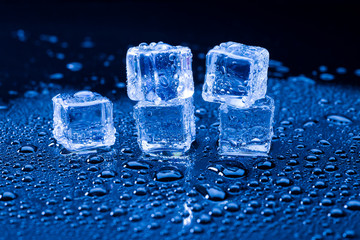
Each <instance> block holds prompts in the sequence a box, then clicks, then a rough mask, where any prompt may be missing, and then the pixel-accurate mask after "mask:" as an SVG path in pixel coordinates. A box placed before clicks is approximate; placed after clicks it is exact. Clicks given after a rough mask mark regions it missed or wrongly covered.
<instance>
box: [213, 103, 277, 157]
mask: <svg viewBox="0 0 360 240" xmlns="http://www.w3.org/2000/svg"><path fill="white" fill-rule="evenodd" d="M274 109H275V107H274V100H273V99H272V98H270V97H268V96H266V97H265V98H263V99H259V100H257V101H255V103H254V104H253V105H252V106H250V107H248V108H240V107H234V106H231V105H227V104H222V105H221V106H220V139H219V147H220V154H223V155H253V156H256V155H266V154H267V153H268V152H269V150H270V144H271V138H272V136H273V127H272V125H273V118H274Z"/></svg>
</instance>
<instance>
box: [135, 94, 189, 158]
mask: <svg viewBox="0 0 360 240" xmlns="http://www.w3.org/2000/svg"><path fill="white" fill-rule="evenodd" d="M134 118H135V120H136V126H137V132H138V143H139V146H140V148H141V149H142V151H144V152H148V153H151V152H180V153H184V152H186V151H187V150H188V149H189V148H190V146H191V143H192V142H193V141H194V140H195V117H194V105H193V99H192V98H187V99H178V100H176V101H173V102H172V103H171V104H169V103H164V104H161V105H158V104H155V103H152V102H146V101H141V102H139V103H137V104H136V105H135V107H134Z"/></svg>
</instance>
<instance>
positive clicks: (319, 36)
mask: <svg viewBox="0 0 360 240" xmlns="http://www.w3.org/2000/svg"><path fill="white" fill-rule="evenodd" d="M358 11H359V4H358V3H356V2H355V1H354V2H351V1H322V0H321V1H309V0H305V1H217V2H210V1H200V2H193V1H100V0H98V1H79V0H74V1H5V2H2V3H1V4H0V77H1V80H2V82H3V88H2V95H3V96H4V94H5V95H6V92H3V91H4V89H6V90H9V89H17V91H20V92H21V91H23V90H26V88H27V87H28V85H29V84H30V85H32V86H33V88H34V87H35V86H36V83H37V82H39V81H44V82H46V81H48V78H49V75H50V74H52V73H54V72H62V73H64V74H65V77H64V79H62V80H61V83H67V84H70V85H74V86H76V85H77V86H78V87H80V88H81V87H83V86H82V84H83V83H84V82H86V79H87V78H90V77H91V76H90V75H93V74H97V75H99V76H103V77H105V78H108V79H113V76H117V77H118V78H119V79H120V81H123V82H124V81H125V79H126V75H125V63H124V58H125V54H126V50H127V48H128V47H129V46H131V45H138V44H139V43H141V42H151V41H164V42H166V43H170V44H174V45H175V44H184V45H189V46H190V47H191V48H192V51H193V53H194V55H196V54H198V53H206V51H207V50H208V49H210V48H211V47H213V46H214V45H216V44H219V43H221V42H224V41H229V40H232V41H236V42H241V43H245V44H249V45H259V46H262V47H265V48H267V49H268V50H269V51H270V56H271V58H272V59H275V60H279V61H282V62H283V63H284V65H286V66H288V67H289V68H290V69H291V73H292V74H293V75H297V74H305V75H307V76H311V73H312V71H313V70H316V69H318V67H319V66H321V65H326V66H328V67H329V68H328V69H329V70H328V71H329V72H330V73H334V72H335V69H336V68H337V67H345V68H347V70H348V72H349V73H351V74H352V73H353V72H354V70H355V69H357V68H360V61H359V57H358V56H359V53H360V51H359V47H358V45H359V43H360V34H359V32H360V31H359V26H358V24H359V23H360V19H359V16H358V15H359V14H358ZM18 29H23V30H24V31H25V33H26V34H27V37H28V39H29V40H28V42H30V43H31V44H29V43H27V44H24V43H20V42H19V41H17V40H16V39H15V38H14V36H13V35H14V31H16V30H18ZM41 34H49V35H55V36H57V37H58V39H59V42H60V41H66V42H67V43H69V47H67V48H66V49H65V50H62V51H63V52H65V54H66V59H65V60H63V61H58V60H51V61H50V60H49V59H48V56H46V54H45V53H46V51H47V50H48V49H50V48H51V49H52V50H53V51H56V48H60V47H59V46H57V45H56V44H55V45H51V46H50V45H49V44H48V45H46V44H45V43H39V42H38V39H39V35H41ZM85 37H91V39H92V41H93V42H94V43H95V47H94V48H92V49H86V50H83V49H81V48H80V47H79V45H80V42H81V41H83V40H84V38H85ZM58 45H59V44H58ZM101 53H105V54H114V55H115V61H114V62H113V64H112V65H111V66H110V68H104V67H102V66H101V64H100V63H99V57H101V56H99V55H100V54H101ZM71 61H80V62H82V63H83V65H84V69H83V71H81V73H76V74H72V75H71V76H67V75H66V69H65V68H64V66H65V63H67V62H71ZM204 64H205V60H202V59H198V58H194V66H195V68H194V69H196V66H202V67H204ZM200 68H201V67H200ZM352 76H353V75H350V76H347V75H346V76H344V77H339V78H336V79H335V82H340V83H344V84H354V85H357V84H359V82H360V81H359V78H354V77H352ZM84 79H85V81H84ZM315 80H316V77H315ZM195 81H196V82H197V83H202V81H203V79H201V78H198V77H195ZM107 82H112V80H108V81H107ZM112 86H113V85H111V84H109V85H106V86H105V88H109V87H110V88H111V87H112Z"/></svg>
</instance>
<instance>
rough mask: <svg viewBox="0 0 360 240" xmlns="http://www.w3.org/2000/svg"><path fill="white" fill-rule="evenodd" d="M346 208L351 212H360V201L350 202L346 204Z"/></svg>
mask: <svg viewBox="0 0 360 240" xmlns="http://www.w3.org/2000/svg"><path fill="white" fill-rule="evenodd" d="M344 207H345V208H347V209H349V210H353V211H355V210H356V211H359V210H360V201H359V200H350V201H348V202H347V203H346V204H345V206H344Z"/></svg>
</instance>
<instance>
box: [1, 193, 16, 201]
mask: <svg viewBox="0 0 360 240" xmlns="http://www.w3.org/2000/svg"><path fill="white" fill-rule="evenodd" d="M15 198H16V195H15V193H12V192H3V193H2V194H0V201H11V200H14V199H15Z"/></svg>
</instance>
